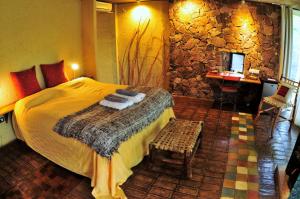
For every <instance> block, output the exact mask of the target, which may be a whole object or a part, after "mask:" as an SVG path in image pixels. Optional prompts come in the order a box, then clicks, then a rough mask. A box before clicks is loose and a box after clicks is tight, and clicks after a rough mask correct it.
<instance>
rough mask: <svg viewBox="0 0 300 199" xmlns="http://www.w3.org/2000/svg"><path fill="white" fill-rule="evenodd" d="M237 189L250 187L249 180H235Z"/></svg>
mask: <svg viewBox="0 0 300 199" xmlns="http://www.w3.org/2000/svg"><path fill="white" fill-rule="evenodd" d="M235 189H239V190H247V189H248V184H247V182H243V181H236V182H235Z"/></svg>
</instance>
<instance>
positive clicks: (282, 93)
mask: <svg viewBox="0 0 300 199" xmlns="http://www.w3.org/2000/svg"><path fill="white" fill-rule="evenodd" d="M288 92H289V87H286V86H282V85H281V86H280V88H279V89H278V91H277V95H280V96H282V97H285V96H286V94H287V93H288Z"/></svg>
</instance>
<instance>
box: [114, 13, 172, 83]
mask: <svg viewBox="0 0 300 199" xmlns="http://www.w3.org/2000/svg"><path fill="white" fill-rule="evenodd" d="M149 25H150V19H148V20H146V21H144V22H142V21H141V20H140V21H139V23H138V25H137V28H136V29H135V31H134V33H133V35H132V37H131V39H130V41H129V44H128V46H127V47H126V49H125V52H124V54H123V57H122V58H121V60H120V61H119V66H120V83H121V84H128V85H132V86H137V85H144V86H161V85H162V84H163V80H165V79H166V78H165V76H166V73H167V64H168V63H166V61H165V57H166V56H165V52H167V49H168V45H167V44H166V42H165V38H164V36H162V38H157V37H153V36H151V37H150V39H149V40H148V41H147V42H145V43H143V39H144V38H145V35H146V33H147V32H148V30H149ZM163 35H164V34H163ZM155 41H158V42H159V43H160V44H159V45H160V46H159V48H158V49H157V51H156V52H154V50H153V45H154V44H155ZM145 44H146V45H145ZM160 55H162V57H163V58H162V59H161V58H160ZM158 64H161V66H162V68H161V69H160V70H161V71H160V72H159V71H158V73H157V69H156V68H155V66H156V65H158Z"/></svg>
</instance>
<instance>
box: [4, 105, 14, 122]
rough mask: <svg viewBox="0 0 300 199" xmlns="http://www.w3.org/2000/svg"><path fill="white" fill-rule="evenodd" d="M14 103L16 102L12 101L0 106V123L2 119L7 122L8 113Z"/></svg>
mask: <svg viewBox="0 0 300 199" xmlns="http://www.w3.org/2000/svg"><path fill="white" fill-rule="evenodd" d="M15 104H16V103H15V102H14V103H11V104H8V105H6V106H3V107H1V108H0V123H1V122H4V121H5V122H6V123H7V122H8V116H9V113H10V112H12V111H13V110H14V108H15Z"/></svg>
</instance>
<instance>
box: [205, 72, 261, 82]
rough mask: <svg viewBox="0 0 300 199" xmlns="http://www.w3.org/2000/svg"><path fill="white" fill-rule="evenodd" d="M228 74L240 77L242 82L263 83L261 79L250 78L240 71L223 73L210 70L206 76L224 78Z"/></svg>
mask: <svg viewBox="0 0 300 199" xmlns="http://www.w3.org/2000/svg"><path fill="white" fill-rule="evenodd" d="M226 76H231V77H240V78H241V79H240V82H244V83H250V84H261V81H260V79H248V78H245V76H244V75H242V74H239V73H228V72H221V73H213V72H208V73H207V74H206V78H210V79H223V77H226Z"/></svg>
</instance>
